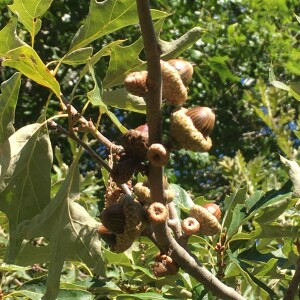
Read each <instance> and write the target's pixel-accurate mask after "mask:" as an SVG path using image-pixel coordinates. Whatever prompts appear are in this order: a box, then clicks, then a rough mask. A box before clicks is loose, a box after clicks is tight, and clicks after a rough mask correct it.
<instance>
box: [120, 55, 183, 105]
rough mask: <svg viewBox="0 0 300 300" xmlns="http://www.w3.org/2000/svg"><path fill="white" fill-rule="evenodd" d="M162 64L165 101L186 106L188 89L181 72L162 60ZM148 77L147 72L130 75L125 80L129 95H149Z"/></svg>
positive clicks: (163, 96)
mask: <svg viewBox="0 0 300 300" xmlns="http://www.w3.org/2000/svg"><path fill="white" fill-rule="evenodd" d="M160 64H161V77H162V98H163V100H165V101H166V102H167V103H168V104H172V105H182V104H184V103H185V101H186V100H187V89H186V86H185V84H184V83H183V81H182V79H181V76H180V74H179V72H178V71H177V70H176V68H175V67H173V66H171V65H170V64H169V63H168V62H166V61H162V60H161V62H160ZM182 73H183V72H182ZM147 77H148V72H147V71H140V72H133V73H130V74H129V75H127V76H126V78H125V81H124V87H125V89H126V90H127V92H128V93H130V94H133V95H136V96H140V97H144V96H145V95H146V94H147V93H148V86H147Z"/></svg>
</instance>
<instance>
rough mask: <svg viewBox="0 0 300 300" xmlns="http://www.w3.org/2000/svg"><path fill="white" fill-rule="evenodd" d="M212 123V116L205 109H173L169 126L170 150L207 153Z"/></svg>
mask: <svg viewBox="0 0 300 300" xmlns="http://www.w3.org/2000/svg"><path fill="white" fill-rule="evenodd" d="M214 122H215V117H214V114H213V113H209V110H208V109H206V108H203V107H197V108H193V109H191V110H188V109H186V108H183V107H181V108H179V109H175V110H174V111H173V112H172V114H171V126H170V130H171V137H172V140H173V143H172V148H173V149H178V148H179V149H187V150H191V151H195V152H207V151H208V150H209V149H210V148H211V146H212V141H211V138H210V137H209V135H208V134H209V133H210V132H211V131H212V129H213V126H214ZM196 126H197V127H196Z"/></svg>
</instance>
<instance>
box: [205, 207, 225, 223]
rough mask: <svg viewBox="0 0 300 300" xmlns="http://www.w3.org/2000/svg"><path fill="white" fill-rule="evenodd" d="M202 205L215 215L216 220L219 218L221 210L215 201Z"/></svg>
mask: <svg viewBox="0 0 300 300" xmlns="http://www.w3.org/2000/svg"><path fill="white" fill-rule="evenodd" d="M203 207H204V208H205V209H207V210H208V211H209V212H210V213H211V214H212V215H213V216H215V217H216V218H217V220H218V221H219V220H220V219H221V210H220V207H219V205H217V204H215V203H207V204H205V205H203Z"/></svg>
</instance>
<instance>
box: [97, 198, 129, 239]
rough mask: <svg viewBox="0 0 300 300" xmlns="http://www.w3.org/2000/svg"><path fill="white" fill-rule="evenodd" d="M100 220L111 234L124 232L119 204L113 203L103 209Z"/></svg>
mask: <svg viewBox="0 0 300 300" xmlns="http://www.w3.org/2000/svg"><path fill="white" fill-rule="evenodd" d="M100 219H101V221H102V223H103V225H104V226H105V227H106V228H107V229H108V230H110V231H112V232H113V233H118V234H120V233H123V232H124V226H125V215H124V212H123V207H122V205H121V204H119V203H115V204H112V205H111V206H108V207H107V208H105V209H104V210H103V211H102V212H101V215H100Z"/></svg>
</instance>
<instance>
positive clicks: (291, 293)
mask: <svg viewBox="0 0 300 300" xmlns="http://www.w3.org/2000/svg"><path fill="white" fill-rule="evenodd" d="M299 284H300V257H299V258H298V260H297V269H296V272H295V274H294V276H293V279H292V280H291V282H290V285H289V287H288V289H287V291H286V293H285V295H284V298H283V300H293V299H294V298H295V295H296V292H297V290H298V287H299Z"/></svg>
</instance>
